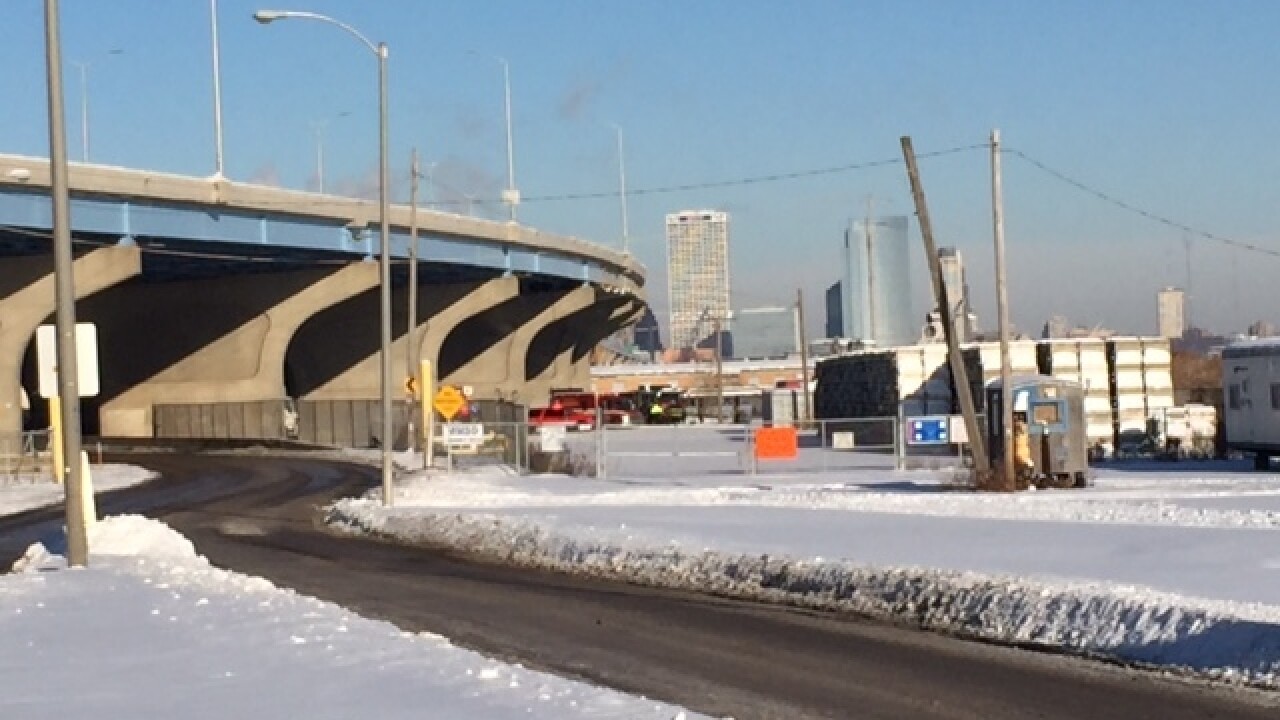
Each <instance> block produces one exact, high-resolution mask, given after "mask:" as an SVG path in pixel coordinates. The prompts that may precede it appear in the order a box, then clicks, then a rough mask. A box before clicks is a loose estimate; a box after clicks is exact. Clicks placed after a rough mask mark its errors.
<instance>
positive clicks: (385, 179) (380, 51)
mask: <svg viewBox="0 0 1280 720" xmlns="http://www.w3.org/2000/svg"><path fill="white" fill-rule="evenodd" d="M253 18H254V19H255V20H257V21H258V22H260V23H262V24H263V25H266V24H267V23H270V22H273V21H275V20H288V19H300V20H318V21H320V22H324V23H328V24H330V25H336V26H337V27H340V28H342V29H343V30H345V31H347V33H349V34H350V35H352V36H354V37H355V38H356V39H357V40H359V41H360V42H362V43H364V44H365V47H367V48H369V50H370V51H372V52H373V54H374V55H375V56H376V57H377V58H378V207H379V210H378V212H379V216H380V220H379V225H380V235H381V240H382V242H381V245H382V247H381V253H380V254H379V258H378V265H379V267H378V269H379V273H378V275H379V285H380V286H381V288H380V290H381V292H380V293H379V296H380V297H379V311H380V314H381V317H380V318H379V325H380V326H381V327H380V330H381V332H380V335H381V348H380V350H379V353H378V359H379V365H380V373H379V375H380V376H381V381H380V383H379V384H380V385H381V398H380V399H381V405H382V437H381V438H380V445H381V447H382V504H383V505H387V506H390V505H391V504H392V500H393V498H392V487H391V485H392V480H393V478H394V472H393V468H392V464H391V446H392V442H393V440H394V437H393V430H394V428H393V427H392V423H391V197H390V195H389V194H388V190H389V187H390V185H391V174H390V171H389V170H388V167H389V164H388V162H387V135H388V132H387V109H388V107H387V44H386V43H378V44H376V45H375V44H373V42H371V41H370V40H369V39H368V38H367V37H365V36H364V35H362V34H361V33H360V31H358V30H356V29H355V28H353V27H351V26H350V25H348V24H346V23H344V22H340V21H338V20H334V19H333V18H331V17H329V16H328V15H321V14H319V13H313V12H301V11H292V10H287V11H286V10H259V11H258V12H256V13H254V14H253Z"/></svg>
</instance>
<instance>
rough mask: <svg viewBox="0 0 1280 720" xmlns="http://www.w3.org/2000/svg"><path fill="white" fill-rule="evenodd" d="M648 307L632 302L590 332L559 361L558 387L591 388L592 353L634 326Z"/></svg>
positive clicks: (619, 308)
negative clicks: (603, 343) (602, 343)
mask: <svg viewBox="0 0 1280 720" xmlns="http://www.w3.org/2000/svg"><path fill="white" fill-rule="evenodd" d="M644 307H645V306H644V303H643V302H640V301H638V300H632V301H629V302H627V303H626V304H624V305H622V306H620V307H618V308H616V309H614V310H613V311H612V312H611V313H609V317H608V319H607V320H605V321H604V323H602V324H601V325H600V326H599V327H595V328H588V329H586V332H584V333H583V334H582V335H581V336H580V337H579V339H578V342H577V343H576V344H575V345H574V346H573V348H572V349H571V351H570V352H567V353H565V354H563V355H561V356H560V358H558V360H559V362H558V364H557V365H556V374H555V376H554V379H553V380H554V383H555V384H554V386H555V387H580V388H584V389H590V387H591V353H592V351H593V350H595V348H596V346H597V345H599V344H600V343H601V342H602V341H604V339H605V338H607V337H609V336H611V335H613V334H614V333H616V332H618V331H619V330H621V329H623V328H625V327H626V326H628V325H631V324H633V323H635V322H636V321H638V320H639V319H640V316H641V315H642V314H643V313H644Z"/></svg>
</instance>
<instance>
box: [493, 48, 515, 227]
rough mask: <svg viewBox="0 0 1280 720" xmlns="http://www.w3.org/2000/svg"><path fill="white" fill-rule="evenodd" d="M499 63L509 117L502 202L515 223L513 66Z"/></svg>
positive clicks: (504, 59) (502, 60) (503, 60)
mask: <svg viewBox="0 0 1280 720" xmlns="http://www.w3.org/2000/svg"><path fill="white" fill-rule="evenodd" d="M498 62H500V63H502V88H503V98H504V105H505V109H506V116H507V189H506V190H505V191H504V192H503V193H502V201H503V202H505V203H506V204H507V207H508V208H509V209H510V211H511V222H515V221H516V206H517V205H519V204H520V191H519V190H517V189H516V160H515V154H514V152H513V150H512V145H513V143H512V138H511V64H510V63H508V62H507V59H506V58H504V57H498Z"/></svg>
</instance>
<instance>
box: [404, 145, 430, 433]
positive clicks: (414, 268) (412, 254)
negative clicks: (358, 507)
mask: <svg viewBox="0 0 1280 720" xmlns="http://www.w3.org/2000/svg"><path fill="white" fill-rule="evenodd" d="M420 177H422V173H421V172H419V171H418V148H416V147H415V148H414V149H413V155H412V156H411V158H410V160H409V307H408V308H407V309H408V311H409V312H408V316H409V321H408V323H407V324H408V332H406V333H405V343H404V344H405V363H404V373H405V377H407V378H416V377H417V375H418V365H419V364H420V363H421V360H422V357H421V354H420V353H419V350H418V178H420ZM418 381H419V382H421V383H423V387H424V388H425V387H426V384H425V383H426V378H419V379H418ZM408 395H409V397H408V400H409V403H408V404H409V414H408V416H409V423H408V428H409V432H408V450H409V452H410V453H413V452H416V451H417V449H418V437H417V434H416V429H415V428H414V424H413V420H414V418H415V417H416V410H417V408H416V403H415V401H416V400H417V399H418V395H417V391H416V389H415V391H414V392H410V393H409V394H408ZM429 400H430V399H429V398H424V402H429Z"/></svg>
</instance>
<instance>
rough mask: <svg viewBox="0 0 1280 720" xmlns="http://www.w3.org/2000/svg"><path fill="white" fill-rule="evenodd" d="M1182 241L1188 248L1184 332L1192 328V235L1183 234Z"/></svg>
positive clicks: (1183, 312)
mask: <svg viewBox="0 0 1280 720" xmlns="http://www.w3.org/2000/svg"><path fill="white" fill-rule="evenodd" d="M1182 241H1183V242H1184V243H1185V244H1186V246H1187V293H1186V296H1185V299H1184V300H1183V310H1182V330H1183V331H1184V332H1185V331H1187V330H1189V329H1190V328H1191V233H1189V232H1187V233H1183V236H1182Z"/></svg>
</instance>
